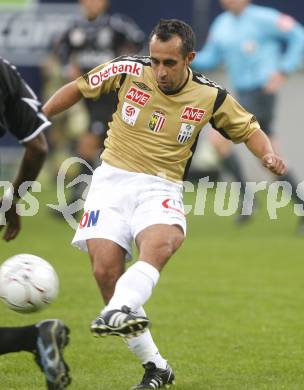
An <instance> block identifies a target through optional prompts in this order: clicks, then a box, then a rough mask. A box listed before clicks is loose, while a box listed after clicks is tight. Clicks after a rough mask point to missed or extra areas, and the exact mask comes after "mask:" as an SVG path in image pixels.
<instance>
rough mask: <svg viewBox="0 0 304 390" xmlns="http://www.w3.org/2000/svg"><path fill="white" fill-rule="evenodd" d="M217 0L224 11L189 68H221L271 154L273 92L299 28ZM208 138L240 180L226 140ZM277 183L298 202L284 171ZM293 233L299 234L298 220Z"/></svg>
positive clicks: (245, 5) (245, 0)
mask: <svg viewBox="0 0 304 390" xmlns="http://www.w3.org/2000/svg"><path fill="white" fill-rule="evenodd" d="M220 2H221V4H222V6H223V8H224V9H225V10H226V12H224V13H222V14H221V15H219V16H218V17H217V18H216V19H215V20H214V22H213V23H212V25H211V28H210V32H209V35H208V39H207V42H206V44H205V45H204V46H203V48H202V49H201V50H200V51H199V52H198V53H197V56H196V58H195V60H194V62H193V64H192V65H193V67H194V69H198V70H200V71H201V70H204V71H206V70H211V69H214V68H216V67H218V66H219V65H220V64H224V65H225V67H226V69H227V72H228V75H229V78H230V81H231V83H232V86H233V88H234V90H235V91H236V93H237V96H238V99H239V102H240V103H241V104H242V105H243V106H244V107H245V108H246V109H247V110H248V111H250V112H252V113H253V114H254V115H255V116H256V118H257V120H258V121H259V123H260V124H261V127H262V129H263V130H264V131H265V133H266V134H267V135H268V136H269V138H270V140H271V142H272V145H273V147H274V149H275V150H277V149H278V139H277V137H276V136H275V134H274V132H273V130H272V121H273V117H274V111H275V107H276V101H277V93H278V92H279V90H280V88H281V86H282V84H283V83H284V81H285V80H286V78H287V77H288V75H289V74H290V73H292V72H293V71H295V70H296V69H297V68H298V67H299V65H300V64H301V62H302V59H303V52H304V29H303V27H302V26H301V25H300V24H299V23H297V22H296V21H295V20H294V19H293V18H292V17H290V16H288V15H285V14H282V13H280V12H279V11H277V10H275V9H272V8H268V7H262V6H259V5H254V4H250V3H251V2H250V0H220ZM209 139H210V140H211V142H212V144H213V146H214V147H215V149H216V150H217V152H218V154H219V156H220V157H221V158H222V161H223V164H224V166H225V167H226V168H227V169H228V170H229V171H231V172H232V173H233V174H234V176H235V178H236V179H237V180H239V181H242V180H243V179H242V178H241V176H242V174H241V171H240V167H239V165H238V163H237V160H236V156H235V155H234V153H233V150H232V144H231V142H229V141H227V140H225V139H224V138H223V137H221V135H220V134H219V133H218V132H216V131H213V132H211V133H210V137H209ZM281 180H284V181H288V182H289V183H290V184H291V186H292V189H293V192H292V195H293V199H294V201H295V202H296V203H300V204H303V200H302V199H300V198H299V197H298V196H297V193H296V188H297V183H296V180H295V179H294V177H293V175H292V174H291V173H290V172H288V173H286V174H285V175H284V176H283V177H282V178H281ZM242 218H247V216H246V215H243V216H240V221H242ZM299 232H300V233H304V218H302V217H301V218H300V224H299Z"/></svg>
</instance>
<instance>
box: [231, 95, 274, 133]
mask: <svg viewBox="0 0 304 390" xmlns="http://www.w3.org/2000/svg"><path fill="white" fill-rule="evenodd" d="M237 95H238V99H239V103H240V104H241V105H242V106H243V107H244V108H245V109H246V110H247V111H248V112H250V113H252V114H253V115H255V117H256V118H257V120H258V122H259V123H260V125H261V129H262V130H263V131H264V132H265V133H266V134H267V135H268V136H272V135H273V130H272V122H273V117H274V109H275V103H276V95H274V94H268V93H266V92H265V91H264V90H263V89H261V88H258V89H254V90H252V91H238V92H237Z"/></svg>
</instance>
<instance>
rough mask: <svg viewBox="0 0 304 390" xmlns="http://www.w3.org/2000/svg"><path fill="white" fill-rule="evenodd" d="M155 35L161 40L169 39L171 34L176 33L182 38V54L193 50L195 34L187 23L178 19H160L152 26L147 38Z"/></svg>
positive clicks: (184, 54)
mask: <svg viewBox="0 0 304 390" xmlns="http://www.w3.org/2000/svg"><path fill="white" fill-rule="evenodd" d="M154 35H156V37H157V38H158V39H159V40H161V41H163V42H167V41H169V40H170V39H171V38H172V36H173V35H178V36H179V37H180V38H181V40H182V55H183V56H184V57H186V55H187V54H188V53H190V52H192V51H194V47H195V35H194V31H193V30H192V28H191V27H190V26H189V24H187V23H185V22H183V21H182V20H178V19H161V20H160V21H159V22H158V23H157V25H156V26H155V27H154V28H153V30H152V32H151V34H150V38H149V40H151V38H152V37H153V36H154Z"/></svg>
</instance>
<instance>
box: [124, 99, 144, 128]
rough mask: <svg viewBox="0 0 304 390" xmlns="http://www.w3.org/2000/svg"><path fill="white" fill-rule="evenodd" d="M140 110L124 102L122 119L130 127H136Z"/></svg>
mask: <svg viewBox="0 0 304 390" xmlns="http://www.w3.org/2000/svg"><path fill="white" fill-rule="evenodd" d="M139 113H140V109H139V108H137V107H134V106H132V105H131V104H129V103H126V102H124V104H123V106H122V110H121V117H122V119H123V121H124V122H126V123H128V125H131V126H134V125H135V122H136V119H137V117H138V114H139Z"/></svg>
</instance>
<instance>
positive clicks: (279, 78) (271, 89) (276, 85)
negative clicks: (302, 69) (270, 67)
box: [264, 72, 286, 94]
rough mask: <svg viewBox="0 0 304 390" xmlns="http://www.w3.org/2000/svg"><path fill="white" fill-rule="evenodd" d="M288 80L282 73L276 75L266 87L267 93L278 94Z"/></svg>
mask: <svg viewBox="0 0 304 390" xmlns="http://www.w3.org/2000/svg"><path fill="white" fill-rule="evenodd" d="M285 79H286V76H285V75H284V74H283V73H281V72H276V73H274V74H273V75H272V76H271V77H270V79H269V80H268V81H267V83H266V85H265V86H264V91H265V92H266V93H269V94H271V93H276V92H277V91H278V90H279V89H280V88H281V86H282V84H283V83H284V81H285Z"/></svg>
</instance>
